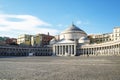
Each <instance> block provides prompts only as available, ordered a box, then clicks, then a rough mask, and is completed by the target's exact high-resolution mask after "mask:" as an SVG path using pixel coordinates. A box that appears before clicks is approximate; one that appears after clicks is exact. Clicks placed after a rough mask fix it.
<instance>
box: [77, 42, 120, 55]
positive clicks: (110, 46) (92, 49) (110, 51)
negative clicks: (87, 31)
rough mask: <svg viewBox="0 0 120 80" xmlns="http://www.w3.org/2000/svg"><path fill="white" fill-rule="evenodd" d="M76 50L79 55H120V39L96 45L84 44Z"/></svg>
mask: <svg viewBox="0 0 120 80" xmlns="http://www.w3.org/2000/svg"><path fill="white" fill-rule="evenodd" d="M78 52H79V53H80V54H81V55H96V56H97V55H111V56H112V55H120V41H118V42H113V43H110V42H109V43H104V44H97V45H84V46H82V47H81V48H80V50H79V51H78Z"/></svg>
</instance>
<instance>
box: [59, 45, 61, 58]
mask: <svg viewBox="0 0 120 80" xmlns="http://www.w3.org/2000/svg"><path fill="white" fill-rule="evenodd" d="M59 56H61V48H60V45H59Z"/></svg>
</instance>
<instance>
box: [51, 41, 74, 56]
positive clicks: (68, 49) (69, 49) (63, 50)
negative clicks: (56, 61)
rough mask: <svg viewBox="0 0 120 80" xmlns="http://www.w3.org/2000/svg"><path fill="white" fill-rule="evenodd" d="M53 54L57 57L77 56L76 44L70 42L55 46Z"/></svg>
mask: <svg viewBox="0 0 120 80" xmlns="http://www.w3.org/2000/svg"><path fill="white" fill-rule="evenodd" d="M53 54H54V55H57V56H75V55H76V44H75V42H74V41H70V40H63V41H60V42H58V43H57V44H54V45H53Z"/></svg>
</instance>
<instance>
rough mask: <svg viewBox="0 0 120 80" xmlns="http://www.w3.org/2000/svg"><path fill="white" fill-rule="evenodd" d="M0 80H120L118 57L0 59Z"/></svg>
mask: <svg viewBox="0 0 120 80" xmlns="http://www.w3.org/2000/svg"><path fill="white" fill-rule="evenodd" d="M0 79H1V80H3V79H4V80H120V56H93V57H92V56H89V57H83V56H78V57H56V56H54V57H53V56H50V57H42V56H41V57H9V58H3V57H1V58H0Z"/></svg>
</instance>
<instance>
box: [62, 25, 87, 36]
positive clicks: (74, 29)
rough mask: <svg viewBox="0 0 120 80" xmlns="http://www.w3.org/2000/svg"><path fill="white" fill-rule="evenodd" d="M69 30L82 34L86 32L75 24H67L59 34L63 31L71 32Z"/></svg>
mask: <svg viewBox="0 0 120 80" xmlns="http://www.w3.org/2000/svg"><path fill="white" fill-rule="evenodd" d="M71 32H80V33H83V34H86V33H85V32H84V31H83V30H82V29H80V28H78V27H77V26H76V25H74V24H72V25H71V26H69V27H68V28H67V29H66V30H65V31H63V32H62V33H61V34H65V33H71Z"/></svg>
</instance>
